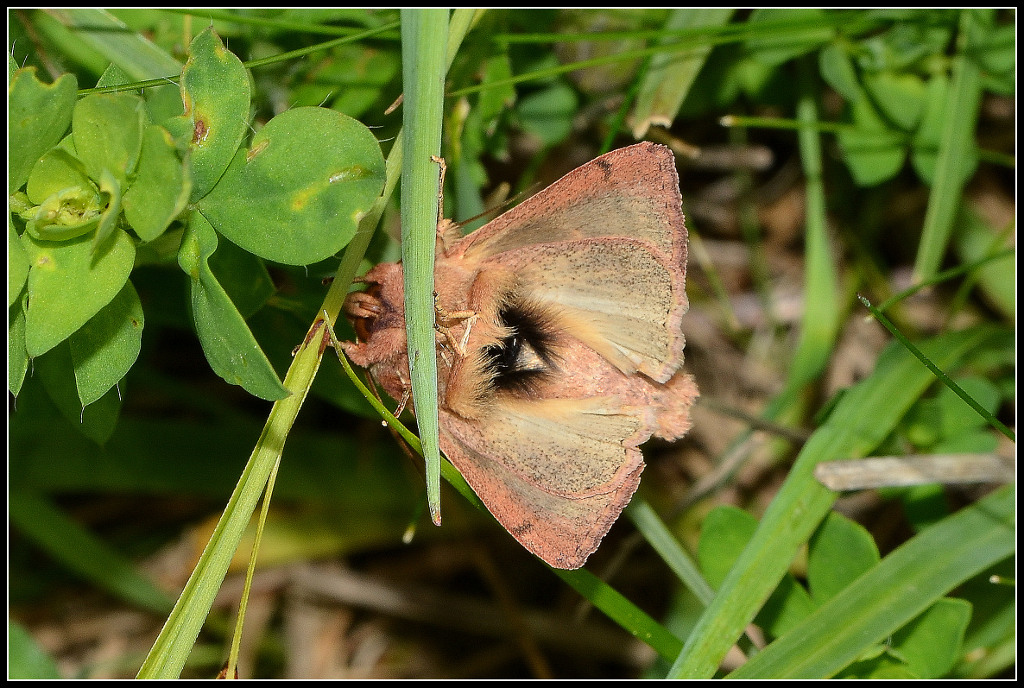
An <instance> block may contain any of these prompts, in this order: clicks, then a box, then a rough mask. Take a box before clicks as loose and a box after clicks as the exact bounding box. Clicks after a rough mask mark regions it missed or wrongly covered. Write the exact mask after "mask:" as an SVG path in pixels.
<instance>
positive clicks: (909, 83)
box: [864, 71, 927, 131]
mask: <svg viewBox="0 0 1024 688" xmlns="http://www.w3.org/2000/svg"><path fill="white" fill-rule="evenodd" d="M864 88H865V89H866V90H867V92H868V93H869V94H871V97H872V99H874V101H875V104H876V105H877V106H878V109H879V110H881V112H882V114H884V115H885V116H886V117H887V118H888V119H889V120H890V121H891V122H893V123H894V124H896V126H898V127H900V128H901V129H903V130H905V131H913V130H914V128H916V127H917V125H918V123H919V122H920V121H921V115H922V113H923V112H924V109H925V102H926V100H927V98H926V90H927V89H926V87H925V82H924V81H922V79H921V77H919V76H918V75H916V74H908V73H901V72H892V71H884V72H867V73H865V74H864Z"/></svg>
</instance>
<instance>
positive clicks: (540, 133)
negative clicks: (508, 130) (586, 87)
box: [516, 82, 579, 147]
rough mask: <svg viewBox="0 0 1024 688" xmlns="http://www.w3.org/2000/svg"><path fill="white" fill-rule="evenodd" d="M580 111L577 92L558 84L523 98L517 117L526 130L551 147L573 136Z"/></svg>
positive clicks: (545, 145) (518, 106) (519, 103)
mask: <svg viewBox="0 0 1024 688" xmlns="http://www.w3.org/2000/svg"><path fill="white" fill-rule="evenodd" d="M578 107H579V104H578V102H577V98H576V92H575V91H574V90H573V89H571V88H570V87H569V86H567V85H566V84H563V83H561V82H559V83H555V84H552V85H550V86H548V87H547V88H545V89H543V90H541V91H537V92H536V93H531V94H529V95H527V96H524V97H523V98H520V99H519V102H518V103H517V104H516V113H517V114H518V115H519V120H520V125H521V126H522V127H523V129H524V130H526V131H528V132H530V133H531V134H533V135H535V136H536V137H537V138H539V139H540V141H541V144H542V145H543V146H544V147H549V146H554V145H556V144H558V143H561V142H562V141H564V140H565V139H566V138H567V137H568V136H569V134H570V133H571V132H572V120H573V117H574V116H575V115H576V110H577V109H578Z"/></svg>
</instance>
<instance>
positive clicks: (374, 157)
mask: <svg viewBox="0 0 1024 688" xmlns="http://www.w3.org/2000/svg"><path fill="white" fill-rule="evenodd" d="M383 187H384V158H383V156H382V155H381V151H380V145H379V144H378V143H377V139H376V138H374V136H373V134H372V133H370V130H369V129H367V128H366V127H365V126H363V125H362V124H361V123H359V122H358V121H356V120H354V119H352V118H351V117H348V116H346V115H343V114H341V113H340V112H335V111H333V110H326V109H323V108H315V107H300V108H295V109H293V110H288V111H287V112H283V113H281V114H280V115H278V116H277V117H275V118H274V119H272V120H270V121H269V122H267V125H266V126H265V127H263V129H261V130H260V131H259V132H258V133H257V134H256V136H254V137H253V140H252V145H251V146H250V147H249V149H248V150H245V151H239V152H238V154H237V155H236V156H235V159H234V160H233V161H232V162H231V165H230V167H228V170H227V172H225V173H224V176H223V177H222V178H221V180H220V182H218V184H217V186H215V187H214V189H213V191H211V192H210V194H209V195H208V196H206V197H205V198H203V199H202V200H201V201H200V202H199V208H200V209H201V210H202V212H203V215H204V216H206V218H207V219H208V220H209V221H210V223H211V224H212V225H213V226H214V227H215V228H216V229H217V231H219V232H220V233H221V234H223V235H224V236H225V237H227V238H228V239H230V240H231V241H232V242H234V243H235V244H237V245H239V246H241V247H242V248H244V249H245V250H247V251H249V252H250V253H255V254H256V255H258V256H260V257H262V258H266V259H268V260H273V261H277V262H280V263H286V264H288V265H308V264H310V263H315V262H317V261H319V260H323V259H324V258H327V257H328V256H331V255H333V254H334V253H336V252H337V251H339V250H341V249H342V248H343V247H344V246H345V245H346V244H347V243H348V242H349V240H350V239H351V238H352V236H353V235H354V234H355V231H356V228H357V227H358V224H359V220H360V219H361V218H362V217H363V215H364V214H365V213H366V211H367V210H368V209H369V208H370V206H371V205H372V204H373V202H374V200H375V199H376V198H377V197H378V196H379V195H380V192H381V189H382V188H383Z"/></svg>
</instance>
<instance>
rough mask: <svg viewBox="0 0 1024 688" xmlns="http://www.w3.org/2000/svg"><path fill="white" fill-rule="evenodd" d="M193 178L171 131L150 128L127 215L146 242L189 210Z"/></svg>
mask: <svg viewBox="0 0 1024 688" xmlns="http://www.w3.org/2000/svg"><path fill="white" fill-rule="evenodd" d="M191 192H192V181H191V178H190V177H189V173H188V169H187V168H186V166H185V164H184V163H183V162H182V160H181V156H180V155H179V154H178V149H177V148H176V147H175V145H174V141H173V140H172V139H171V135H170V133H168V131H167V130H166V129H164V128H163V127H161V126H157V125H155V124H151V125H150V126H148V127H146V131H145V134H144V135H143V140H142V154H141V157H140V158H139V171H138V176H137V177H136V179H135V181H134V182H133V183H132V185H131V187H129V189H128V191H126V192H125V194H124V199H123V201H122V203H123V205H124V216H125V219H126V220H128V224H130V225H131V226H132V229H134V230H135V233H136V234H138V235H139V238H140V239H142V240H143V241H153V240H154V239H156V238H157V237H159V236H160V235H161V234H163V233H164V230H166V229H167V227H168V226H169V225H170V224H171V222H172V221H173V220H174V219H175V218H176V217H178V215H180V214H181V213H182V211H183V210H185V207H186V206H187V205H188V199H189V195H190V194H191Z"/></svg>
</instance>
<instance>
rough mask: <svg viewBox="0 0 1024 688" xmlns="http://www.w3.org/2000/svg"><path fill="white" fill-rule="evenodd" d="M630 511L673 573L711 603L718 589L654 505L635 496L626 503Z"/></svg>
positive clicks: (698, 595)
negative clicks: (706, 576) (702, 572)
mask: <svg viewBox="0 0 1024 688" xmlns="http://www.w3.org/2000/svg"><path fill="white" fill-rule="evenodd" d="M626 515H627V516H629V518H630V520H631V521H633V525H635V526H636V528H637V530H639V531H640V534H641V535H643V536H644V539H645V540H647V542H648V543H649V544H650V545H651V547H653V548H654V550H655V551H656V552H657V553H658V555H659V556H660V557H661V559H662V561H664V562H665V563H666V564H668V566H669V568H671V569H672V571H673V573H675V574H676V576H678V577H679V580H681V581H682V582H683V585H685V586H686V587H687V588H688V589H689V590H690V591H691V592H692V593H693V594H694V595H695V596H696V597H697V599H698V600H700V601H701V603H702V604H704V605H705V606H706V605H708V604H710V603H711V600H712V598H713V597H714V596H715V591H714V590H712V589H711V586H710V585H708V582H707V581H706V580H704V576H703V575H702V574H701V572H700V569H699V568H697V564H696V562H694V561H693V558H692V557H690V555H689V553H687V551H686V550H685V549H683V547H682V545H680V544H679V540H677V539H676V537H675V536H674V535H673V534H672V532H671V531H670V530H669V529H668V527H667V526H666V525H665V523H664V521H662V520H661V519H660V518H659V517H658V514H657V513H655V511H654V509H653V508H651V505H650V504H648V503H647V502H646V501H645V500H643V499H641V498H639V497H634V498H633V501H632V502H630V504H629V506H628V507H626Z"/></svg>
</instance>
